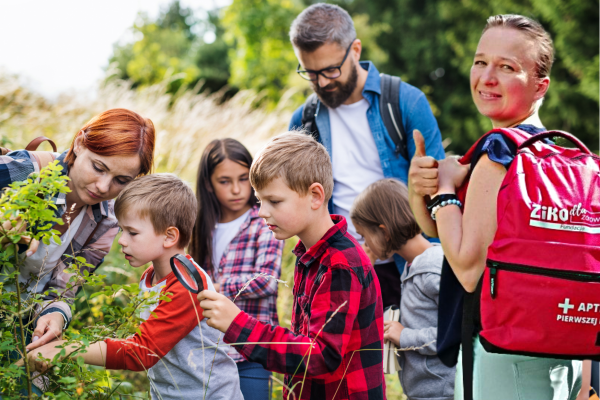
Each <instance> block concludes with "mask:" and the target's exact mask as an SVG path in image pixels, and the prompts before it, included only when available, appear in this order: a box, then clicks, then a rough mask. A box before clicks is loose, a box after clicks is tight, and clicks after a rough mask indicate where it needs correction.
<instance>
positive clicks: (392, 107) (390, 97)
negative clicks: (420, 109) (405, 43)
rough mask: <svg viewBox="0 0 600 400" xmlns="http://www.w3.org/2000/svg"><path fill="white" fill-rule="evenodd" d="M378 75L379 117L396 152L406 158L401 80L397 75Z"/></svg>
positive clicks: (406, 148)
mask: <svg viewBox="0 0 600 400" xmlns="http://www.w3.org/2000/svg"><path fill="white" fill-rule="evenodd" d="M379 76H380V78H381V98H380V99H379V109H380V113H381V119H382V120H383V124H384V125H385V129H387V131H388V134H389V135H390V138H391V139H392V141H393V142H394V144H395V145H396V154H400V155H402V157H404V158H405V159H407V160H408V146H407V144H406V132H405V131H404V125H403V124H402V113H401V111H400V84H401V82H402V80H401V79H400V78H399V77H397V76H390V75H387V74H383V73H381V74H379Z"/></svg>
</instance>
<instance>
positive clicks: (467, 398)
mask: <svg viewBox="0 0 600 400" xmlns="http://www.w3.org/2000/svg"><path fill="white" fill-rule="evenodd" d="M474 303H475V296H474V294H473V293H467V294H465V298H464V308H463V320H462V329H461V345H462V377H463V379H462V380H463V382H462V383H463V400H473V364H474V357H473V353H474V349H473V336H474V335H475V325H474V324H473V311H474V310H473V309H474V308H475V304H474Z"/></svg>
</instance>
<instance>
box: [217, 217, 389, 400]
mask: <svg viewBox="0 0 600 400" xmlns="http://www.w3.org/2000/svg"><path fill="white" fill-rule="evenodd" d="M332 219H333V221H334V222H335V226H334V227H332V228H331V229H329V231H327V233H326V234H325V236H323V238H321V240H319V241H318V242H317V243H316V244H315V245H314V246H312V247H311V248H310V249H309V250H308V251H307V250H306V248H305V247H304V245H303V244H302V242H300V243H298V246H297V247H296V249H295V250H294V254H296V256H297V257H298V260H297V263H296V270H295V273H294V309H293V314H292V328H291V330H290V329H286V328H282V327H280V326H271V325H267V324H264V323H262V322H260V321H258V320H256V318H253V317H251V316H250V315H248V314H246V313H244V312H241V313H239V314H238V316H237V317H236V318H235V320H234V321H233V323H232V324H231V326H230V327H229V329H228V330H227V332H226V333H225V337H224V340H225V342H226V343H242V342H261V344H244V345H237V346H235V347H236V349H237V350H238V351H239V352H240V353H241V354H242V355H243V356H244V357H245V358H246V359H248V360H249V361H253V362H258V363H260V364H262V365H263V366H264V367H265V368H266V369H267V370H270V371H275V372H280V373H284V374H285V385H286V386H287V387H288V388H291V389H292V390H293V392H294V395H295V396H292V395H290V394H289V393H288V392H287V390H286V391H285V392H284V398H295V399H298V400H302V399H315V400H317V399H318V400H325V399H326V400H334V399H336V400H345V399H348V400H359V399H360V400H362V399H365V400H372V399H377V400H381V399H385V380H384V376H383V350H382V349H383V306H382V302H381V290H380V288H379V282H378V280H377V275H375V271H374V270H373V267H372V266H371V262H370V261H369V258H368V257H367V255H366V254H365V252H364V251H363V250H362V248H361V247H360V245H359V244H358V243H357V242H356V240H355V239H354V238H353V237H352V236H350V235H349V234H348V233H347V232H346V229H347V224H346V220H345V219H344V218H343V217H340V216H337V215H332ZM338 309H339V310H338ZM336 310H337V313H336ZM334 314H335V315H334ZM330 318H331V321H329V322H327V321H328V320H329V319H330ZM311 343H312V345H311ZM309 350H310V355H309ZM305 355H306V357H304V358H303V356H305ZM309 357H310V359H309ZM304 376H306V379H304ZM303 380H304V383H303V382H302V381H303ZM300 392H302V393H301V394H300Z"/></svg>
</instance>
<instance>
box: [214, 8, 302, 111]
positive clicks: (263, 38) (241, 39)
mask: <svg viewBox="0 0 600 400" xmlns="http://www.w3.org/2000/svg"><path fill="white" fill-rule="evenodd" d="M302 8H303V4H302V3H301V2H300V1H299V0H284V1H279V0H233V3H232V4H231V5H230V6H229V7H228V8H227V10H226V11H225V15H224V18H223V25H224V26H225V29H226V32H227V34H226V40H227V42H228V43H229V44H230V46H231V50H230V51H229V57H230V59H231V79H230V81H229V82H230V84H232V85H235V86H238V87H240V88H243V89H254V90H257V91H264V92H265V95H266V97H267V98H269V99H272V100H275V101H277V100H279V98H280V96H281V93H282V91H283V90H284V89H286V88H287V86H288V85H289V83H290V78H291V77H294V76H295V75H296V73H295V69H296V68H295V67H296V65H297V63H298V61H297V60H296V56H295V55H294V51H293V49H292V46H291V44H290V40H289V36H288V32H289V30H290V25H291V23H292V21H293V20H294V18H295V17H296V15H298V14H299V13H300V12H301V11H302Z"/></svg>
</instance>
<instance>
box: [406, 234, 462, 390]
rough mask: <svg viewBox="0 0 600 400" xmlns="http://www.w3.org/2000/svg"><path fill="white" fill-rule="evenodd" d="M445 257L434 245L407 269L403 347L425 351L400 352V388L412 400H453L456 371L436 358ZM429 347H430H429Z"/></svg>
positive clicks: (439, 248)
mask: <svg viewBox="0 0 600 400" xmlns="http://www.w3.org/2000/svg"><path fill="white" fill-rule="evenodd" d="M443 261H444V253H443V251H442V247H441V246H439V245H434V246H433V247H430V248H429V249H427V250H425V251H424V252H423V253H422V254H421V255H419V256H418V257H416V258H415V259H414V260H413V262H412V264H411V266H410V267H408V265H407V266H406V267H405V268H404V272H403V273H402V276H401V277H400V279H401V281H402V292H401V293H402V298H401V299H402V300H401V301H400V323H401V324H402V325H403V326H404V329H403V330H402V333H401V334H400V347H401V348H407V347H417V348H418V347H422V348H420V349H418V350H408V351H403V352H400V354H401V356H400V359H399V361H400V367H401V368H402V370H401V371H399V372H398V377H399V378H400V384H401V385H402V388H403V390H404V393H405V394H406V396H408V398H409V399H410V400H419V399H428V400H452V399H453V398H454V373H455V368H454V367H453V368H448V367H446V366H445V365H444V364H442V362H441V361H440V359H439V358H438V356H437V355H436V343H435V340H436V336H437V314H438V301H439V292H440V276H441V273H442V263H443ZM425 345H426V346H425Z"/></svg>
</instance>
